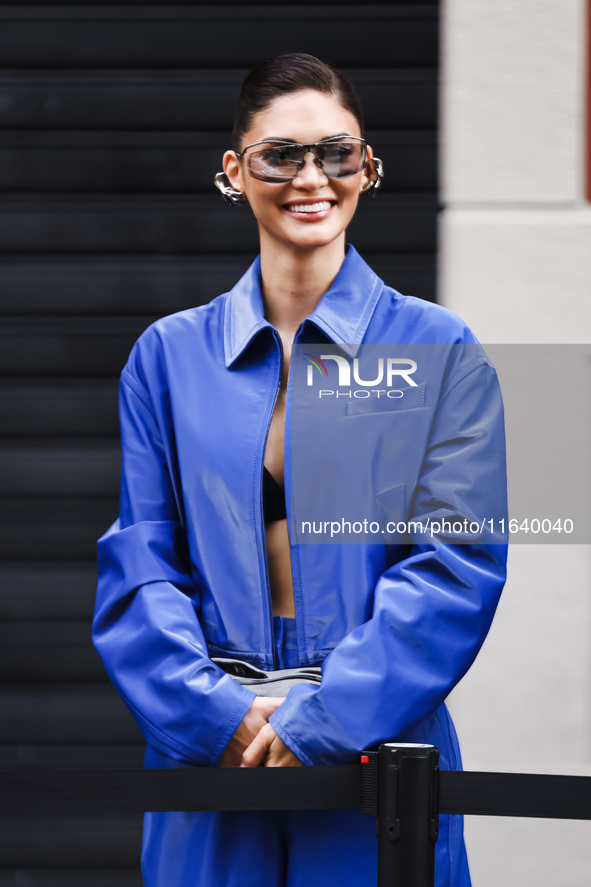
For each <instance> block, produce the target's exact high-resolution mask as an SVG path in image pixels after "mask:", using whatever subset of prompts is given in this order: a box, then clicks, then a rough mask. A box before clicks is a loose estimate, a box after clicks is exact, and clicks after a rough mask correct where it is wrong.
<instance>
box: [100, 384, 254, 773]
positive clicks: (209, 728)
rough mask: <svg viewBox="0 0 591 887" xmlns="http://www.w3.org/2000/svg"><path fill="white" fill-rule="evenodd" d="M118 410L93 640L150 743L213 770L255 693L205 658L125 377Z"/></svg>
mask: <svg viewBox="0 0 591 887" xmlns="http://www.w3.org/2000/svg"><path fill="white" fill-rule="evenodd" d="M119 406H120V422H121V446H122V470H121V512H120V517H119V519H118V520H117V521H116V522H115V523H114V524H113V525H112V526H111V527H110V529H109V530H108V531H107V532H106V533H105V535H104V536H103V537H102V538H101V539H100V540H99V542H98V566H99V579H98V588H97V597H96V607H95V615H94V622H93V641H94V644H95V647H96V649H97V650H98V652H99V654H100V656H101V658H102V660H103V662H104V664H105V667H106V669H107V672H108V674H109V677H110V678H111V680H112V682H113V683H114V685H115V687H116V688H117V690H118V692H119V693H120V695H121V697H122V698H123V701H124V702H125V704H126V705H127V706H128V708H129V710H130V711H131V712H132V714H133V715H134V717H135V718H136V720H137V722H138V725H139V727H140V729H141V731H142V733H143V734H144V737H145V738H146V740H147V741H148V743H150V744H151V745H153V746H154V747H155V748H157V749H158V750H159V751H161V752H163V753H164V754H167V755H169V756H171V757H175V758H178V759H182V760H188V761H190V762H192V763H196V764H203V765H210V764H215V763H216V762H217V759H218V758H219V756H220V754H221V752H222V751H223V749H224V747H225V745H226V744H227V742H228V740H229V739H230V738H231V736H232V734H233V733H234V731H235V730H236V728H237V726H238V725H239V723H240V721H241V720H242V718H243V717H244V715H245V713H246V711H247V710H248V708H249V707H250V705H251V703H252V700H253V699H254V694H253V693H251V691H249V690H247V689H246V688H244V687H241V686H240V685H239V684H237V683H236V682H235V681H233V680H232V678H230V677H229V676H228V675H226V674H224V672H222V671H221V669H219V668H218V667H217V666H215V665H214V664H213V663H212V662H211V660H210V659H209V658H208V653H207V646H206V642H205V639H204V636H203V632H202V630H201V627H200V625H199V621H198V618H197V608H198V606H199V584H198V581H197V582H196V581H194V580H193V579H192V577H191V575H190V573H189V571H188V569H187V566H186V563H185V559H184V554H183V552H184V538H183V532H182V529H181V523H180V518H179V507H178V505H177V501H176V500H175V495H174V488H173V484H172V482H171V477H170V472H169V468H168V461H167V457H166V453H165V449H164V446H163V442H162V437H161V435H160V432H159V429H158V424H157V422H156V419H155V416H154V411H153V409H152V404H151V400H150V397H149V394H148V392H147V391H146V390H145V389H144V388H143V387H142V386H141V385H140V384H139V383H138V382H137V381H136V380H135V378H134V377H133V376H131V375H130V374H129V373H128V372H127V371H126V370H124V371H123V373H122V381H121V385H120V403H119Z"/></svg>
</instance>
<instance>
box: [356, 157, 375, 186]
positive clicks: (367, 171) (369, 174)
mask: <svg viewBox="0 0 591 887" xmlns="http://www.w3.org/2000/svg"><path fill="white" fill-rule="evenodd" d="M375 178H376V171H375V168H374V165H373V149H372V147H371V145H368V146H367V163H366V164H365V168H364V170H363V175H362V177H361V188H360V189H359V190H360V192H361V193H362V194H363V192H364V191H367V189H368V188H369V186H370V185H371V183H372V182H374V181H375Z"/></svg>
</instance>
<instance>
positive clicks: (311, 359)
mask: <svg viewBox="0 0 591 887" xmlns="http://www.w3.org/2000/svg"><path fill="white" fill-rule="evenodd" d="M304 354H305V355H306V357H307V359H308V364H309V366H308V380H309V381H308V384H309V385H310V384H311V376H312V374H313V372H314V367H316V369H317V370H318V372H319V373H320V375H322V370H324V375H325V376H328V370H327V369H326V366H325V365H324V364H323V363H322V361H321V360H320V358H319V357H316V355H315V354H309V353H308V352H307V351H304Z"/></svg>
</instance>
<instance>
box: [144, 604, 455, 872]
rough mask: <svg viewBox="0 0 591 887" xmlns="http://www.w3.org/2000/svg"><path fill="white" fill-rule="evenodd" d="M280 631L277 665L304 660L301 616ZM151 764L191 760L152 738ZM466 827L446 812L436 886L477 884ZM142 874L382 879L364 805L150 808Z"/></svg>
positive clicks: (278, 626) (277, 627)
mask: <svg viewBox="0 0 591 887" xmlns="http://www.w3.org/2000/svg"><path fill="white" fill-rule="evenodd" d="M274 632H275V646H276V652H277V661H278V667H280V668H290V667H291V666H292V665H297V659H296V658H295V656H296V653H297V644H296V638H295V620H292V619H283V618H280V617H275V619H274ZM405 738H406V737H405ZM410 741H420V740H419V739H410ZM145 766H146V767H149V768H151V767H157V768H162V767H164V768H166V767H188V766H190V765H188V764H186V763H183V762H181V761H178V760H173V759H172V758H169V757H167V756H165V755H162V754H160V753H159V752H157V751H156V750H155V749H153V748H151V747H150V746H148V747H147V749H146V757H145ZM462 827H463V823H462V817H460V816H441V817H440V836H439V841H438V842H437V847H436V879H435V883H436V887H470V876H469V873H468V864H467V859H466V854H465V849H464V843H463V837H462ZM142 874H143V878H144V887H316V885H319V887H320V885H321V887H333V885H334V887H337V885H338V887H376V882H377V839H376V825H375V819H374V818H373V817H371V816H362V815H361V814H360V813H359V812H358V811H357V810H289V811H284V812H277V811H258V812H248V813H243V812H227V811H226V812H224V811H220V812H215V813H211V812H207V813H146V814H145V816H144V837H143V846H142ZM401 887H404V885H401Z"/></svg>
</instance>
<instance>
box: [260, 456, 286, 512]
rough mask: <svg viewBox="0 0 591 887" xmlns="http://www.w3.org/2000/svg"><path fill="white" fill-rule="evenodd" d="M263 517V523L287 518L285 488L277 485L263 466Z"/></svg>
mask: <svg viewBox="0 0 591 887" xmlns="http://www.w3.org/2000/svg"><path fill="white" fill-rule="evenodd" d="M263 517H264V519H265V523H266V524H268V523H270V522H271V521H276V520H284V519H285V518H286V517H287V509H286V507H285V487H282V486H281V484H278V483H277V481H276V480H275V478H274V477H273V475H272V474H271V472H270V471H269V469H268V468H266V467H265V466H264V465H263Z"/></svg>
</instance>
